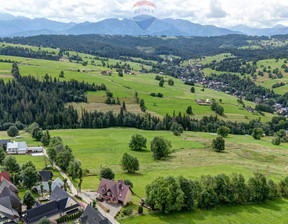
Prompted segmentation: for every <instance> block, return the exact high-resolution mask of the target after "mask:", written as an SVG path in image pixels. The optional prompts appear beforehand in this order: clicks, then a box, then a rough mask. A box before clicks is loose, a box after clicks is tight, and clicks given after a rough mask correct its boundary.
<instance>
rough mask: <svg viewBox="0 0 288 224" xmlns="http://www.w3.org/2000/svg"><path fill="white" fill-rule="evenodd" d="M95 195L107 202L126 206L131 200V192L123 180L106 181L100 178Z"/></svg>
mask: <svg viewBox="0 0 288 224" xmlns="http://www.w3.org/2000/svg"><path fill="white" fill-rule="evenodd" d="M97 193H98V194H99V196H101V197H102V198H104V200H106V201H107V202H111V203H114V204H122V205H123V206H126V205H127V204H128V203H129V202H130V201H131V200H132V190H131V187H130V186H127V185H126V184H125V183H124V181H123V180H118V182H115V181H114V180H108V179H104V178H102V180H101V182H100V184H99V186H98V190H97Z"/></svg>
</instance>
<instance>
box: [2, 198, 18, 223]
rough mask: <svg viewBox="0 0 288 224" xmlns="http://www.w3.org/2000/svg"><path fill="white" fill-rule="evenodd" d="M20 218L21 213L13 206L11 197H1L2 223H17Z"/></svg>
mask: <svg viewBox="0 0 288 224" xmlns="http://www.w3.org/2000/svg"><path fill="white" fill-rule="evenodd" d="M19 220H20V215H19V213H18V212H17V211H16V210H15V209H13V208H12V205H11V200H10V198H9V197H3V198H0V223H7V224H8V223H9V224H16V223H18V222H19Z"/></svg>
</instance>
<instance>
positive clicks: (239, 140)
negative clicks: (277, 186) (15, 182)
mask: <svg viewBox="0 0 288 224" xmlns="http://www.w3.org/2000/svg"><path fill="white" fill-rule="evenodd" d="M50 134H51V136H60V137H62V139H63V141H64V143H65V144H67V145H69V146H70V147H71V148H72V150H73V154H74V155H75V157H76V158H77V159H79V160H81V162H82V167H83V169H87V170H89V173H88V175H87V176H85V177H84V180H83V184H82V189H86V190H92V191H95V190H96V189H97V187H98V184H99V182H100V180H99V176H98V174H99V171H100V169H101V167H110V168H112V170H113V171H114V172H115V173H116V177H115V179H124V178H128V179H130V180H131V181H132V182H133V184H134V188H133V190H134V191H135V192H136V193H137V194H139V195H140V196H142V197H145V186H146V185H147V184H150V183H151V182H152V181H153V180H154V179H156V178H157V177H159V176H164V177H165V176H169V175H173V176H179V175H183V176H184V177H186V178H190V179H192V180H195V179H197V178H199V177H201V176H202V175H217V174H221V173H225V174H231V173H233V172H237V173H242V174H243V175H244V176H245V177H246V180H247V179H248V178H249V177H250V176H251V175H252V173H253V172H255V171H260V172H262V173H264V174H265V175H267V176H269V177H270V178H272V179H274V180H276V181H278V180H280V179H281V178H283V177H284V176H286V175H287V170H285V168H286V167H287V165H288V164H287V156H288V150H287V146H288V144H282V145H280V146H274V145H272V143H271V138H268V137H267V138H264V139H262V140H260V141H257V140H254V139H253V138H252V137H251V136H236V135H230V136H229V137H228V138H226V142H227V144H226V148H227V149H226V151H225V153H215V152H213V151H212V150H211V148H210V144H211V141H212V139H213V138H215V135H212V134H209V133H195V132H185V133H184V134H183V135H182V136H180V137H176V136H174V135H173V134H172V133H171V132H165V131H142V130H136V129H122V128H110V129H100V130H99V129H98V130H91V129H79V130H53V131H50ZM134 134H141V135H143V136H145V137H146V138H147V139H148V141H147V142H148V144H147V146H148V148H147V150H145V151H143V152H134V151H131V150H130V149H129V147H128V144H129V141H130V138H131V136H132V135H134ZM0 136H1V138H7V134H6V132H1V133H0ZM21 136H22V140H25V141H27V143H28V145H34V146H37V145H38V144H39V143H37V142H35V141H34V140H32V139H31V137H30V136H29V135H28V134H27V133H24V132H21ZM155 136H164V137H165V138H166V139H169V140H170V141H171V143H172V148H173V149H174V150H175V152H174V153H172V154H171V155H170V156H169V158H167V159H165V160H161V161H158V162H156V161H154V160H153V158H152V152H151V151H150V146H149V143H150V142H151V140H152V139H153V138H154V137H155ZM125 152H128V153H129V154H131V155H133V156H135V157H137V158H138V159H139V162H140V170H139V172H137V174H127V173H126V172H123V170H122V168H121V166H120V160H121V157H122V155H123V153H125ZM17 160H18V161H19V162H20V163H21V164H23V163H24V161H26V160H27V161H28V160H32V161H33V162H35V164H36V166H37V169H40V168H41V167H42V166H44V160H43V159H42V161H41V159H40V158H33V157H29V158H28V156H24V157H22V156H17ZM38 160H39V161H38ZM133 203H134V204H138V203H139V198H137V197H133ZM285 208H287V200H278V201H275V202H268V203H266V204H260V205H248V206H237V207H228V208H219V209H216V210H212V211H196V212H193V213H175V214H172V215H169V216H163V215H160V214H153V215H147V216H141V217H137V218H132V219H125V220H121V223H194V222H195V223H198V222H199V223H217V222H219V221H220V220H222V221H221V222H222V223H249V221H250V223H255V222H254V221H253V220H256V217H258V218H259V217H260V216H261V218H260V220H262V218H263V222H261V223H268V221H267V220H269V219H266V217H267V216H268V215H269V216H271V217H272V216H276V218H277V221H278V223H284V220H285V219H286V220H287V216H288V215H287V211H286V212H285ZM251 211H254V212H251ZM262 214H263V215H262ZM221 217H222V218H221ZM244 218H245V219H244ZM179 220H181V221H179ZM232 220H233V221H232ZM245 220H247V221H248V222H246V221H245ZM270 220H271V219H270ZM273 220H276V219H273ZM256 223H258V222H256Z"/></svg>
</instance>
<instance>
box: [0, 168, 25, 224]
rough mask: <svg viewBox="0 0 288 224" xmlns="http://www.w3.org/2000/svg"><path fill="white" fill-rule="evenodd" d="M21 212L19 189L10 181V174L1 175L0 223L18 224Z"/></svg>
mask: <svg viewBox="0 0 288 224" xmlns="http://www.w3.org/2000/svg"><path fill="white" fill-rule="evenodd" d="M21 211H22V202H21V200H20V199H19V197H18V189H17V187H16V186H15V185H14V184H13V183H12V182H11V181H10V177H9V174H8V172H3V173H0V223H10V224H14V223H15V224H16V223H18V222H19V219H20V215H19V214H21Z"/></svg>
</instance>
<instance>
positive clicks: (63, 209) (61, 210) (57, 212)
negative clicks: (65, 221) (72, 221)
mask: <svg viewBox="0 0 288 224" xmlns="http://www.w3.org/2000/svg"><path fill="white" fill-rule="evenodd" d="M50 200H51V201H50V202H48V203H46V204H43V205H39V206H36V207H34V208H32V209H30V210H28V211H26V213H25V215H24V217H23V220H24V222H25V223H29V224H34V223H37V222H38V221H39V220H40V219H41V218H43V217H44V216H46V217H47V218H48V219H50V220H54V221H55V220H57V219H58V218H60V217H62V216H66V215H72V214H75V213H77V212H79V211H80V210H82V207H81V205H80V204H79V203H78V202H77V201H76V200H75V199H74V198H72V197H71V196H70V195H69V194H68V193H67V192H65V191H64V190H62V189H61V188H60V187H56V188H55V190H54V191H53V192H52V194H51V196H50Z"/></svg>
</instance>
